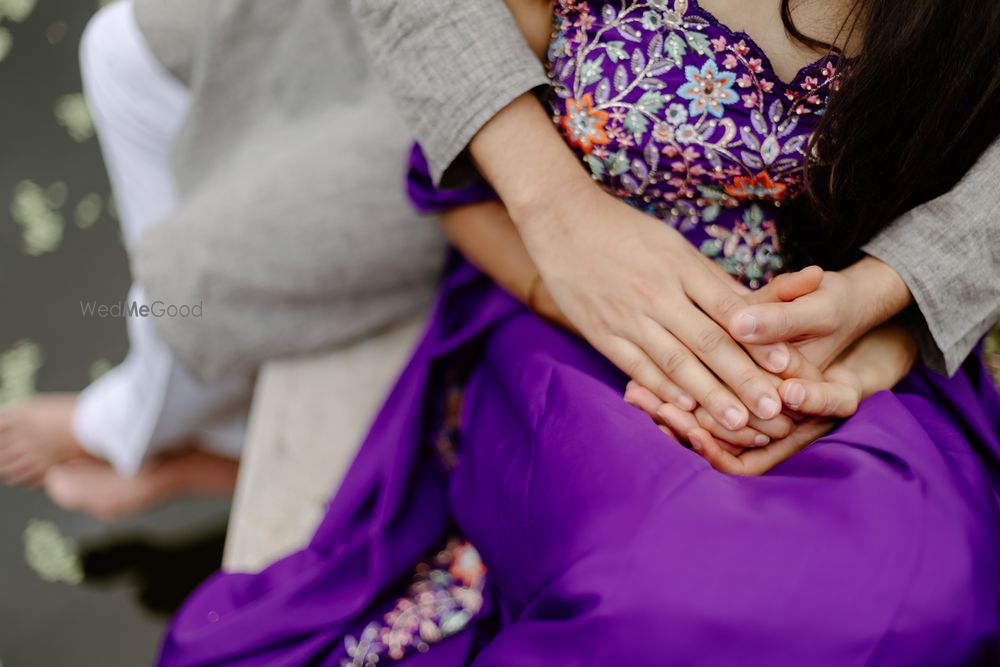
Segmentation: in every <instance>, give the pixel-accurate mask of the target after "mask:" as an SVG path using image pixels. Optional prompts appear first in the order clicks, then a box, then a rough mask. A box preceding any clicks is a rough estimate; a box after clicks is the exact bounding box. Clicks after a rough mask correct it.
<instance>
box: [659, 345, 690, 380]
mask: <svg viewBox="0 0 1000 667" xmlns="http://www.w3.org/2000/svg"><path fill="white" fill-rule="evenodd" d="M688 358H689V357H688V353H687V351H686V350H684V349H683V348H681V347H675V348H672V349H670V350H667V352H665V353H664V354H663V356H662V357H661V362H662V363H661V368H662V369H663V371H664V372H665V373H666V374H667V375H668V376H669V377H676V376H677V375H678V374H679V373H680V372H681V370H683V368H684V366H685V365H686V364H687V363H688Z"/></svg>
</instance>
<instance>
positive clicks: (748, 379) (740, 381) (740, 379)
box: [734, 368, 766, 393]
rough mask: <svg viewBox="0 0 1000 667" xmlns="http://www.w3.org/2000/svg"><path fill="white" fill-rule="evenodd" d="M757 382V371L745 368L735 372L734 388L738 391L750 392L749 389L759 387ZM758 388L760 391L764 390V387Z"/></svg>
mask: <svg viewBox="0 0 1000 667" xmlns="http://www.w3.org/2000/svg"><path fill="white" fill-rule="evenodd" d="M758 384H759V383H758V376H757V373H756V372H755V371H754V370H753V369H751V368H746V369H743V370H741V371H739V373H738V374H737V377H736V384H735V386H734V388H735V389H736V390H737V391H738V392H740V393H744V392H745V393H750V392H751V390H753V389H758V388H759V387H758ZM760 389H761V393H764V392H766V389H763V388H760Z"/></svg>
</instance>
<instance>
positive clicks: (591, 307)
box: [471, 96, 792, 430]
mask: <svg viewBox="0 0 1000 667" xmlns="http://www.w3.org/2000/svg"><path fill="white" fill-rule="evenodd" d="M471 149H472V154H473V157H474V158H475V159H476V161H477V163H478V164H479V166H480V169H481V171H482V172H483V174H484V175H485V176H486V177H487V179H488V180H489V181H490V182H491V183H492V184H493V186H494V188H495V189H496V190H497V192H498V193H499V194H500V196H501V198H502V199H503V201H504V203H505V204H506V206H507V209H508V211H509V212H510V214H511V217H512V219H513V220H514V223H515V224H516V225H517V227H518V231H519V232H520V235H521V238H522V239H523V241H524V243H525V246H526V247H527V249H528V252H529V254H530V255H531V258H532V259H533V260H534V263H535V264H536V265H537V266H538V268H539V271H540V272H541V275H542V277H543V279H544V281H545V285H546V287H547V289H548V291H549V293H550V294H551V296H552V298H553V299H554V301H555V302H556V304H558V306H559V310H560V311H562V313H563V314H564V315H565V317H566V318H567V320H568V321H569V322H570V323H571V324H572V326H573V328H574V329H576V330H577V331H579V332H580V334H581V335H583V337H584V338H586V339H587V340H588V341H589V342H590V343H591V344H592V345H593V346H594V347H595V348H596V349H597V350H598V351H600V352H601V353H602V354H604V355H605V356H606V357H607V358H608V359H609V360H610V361H611V362H612V363H614V364H615V365H616V366H618V367H619V368H620V369H621V370H622V371H624V372H625V373H626V374H628V375H629V377H631V378H633V379H635V380H637V381H639V382H640V383H642V384H643V385H645V386H646V387H648V388H650V390H652V391H653V392H654V393H655V394H656V395H658V396H659V397H660V398H662V399H666V400H669V401H670V402H672V403H675V404H677V405H680V406H682V407H684V408H685V409H689V410H693V409H694V408H695V407H696V406H697V405H700V406H702V407H703V408H704V409H705V410H706V411H707V412H708V413H709V414H711V415H712V417H713V418H714V419H716V420H717V421H718V422H719V423H720V424H722V425H724V426H725V427H726V428H729V429H731V430H739V429H741V428H743V427H745V426H746V425H747V424H748V422H749V420H750V417H751V415H753V416H754V417H757V418H759V419H772V418H774V417H775V416H777V415H778V414H779V413H780V412H781V401H780V398H779V395H778V393H777V390H776V388H777V385H778V384H779V383H780V380H779V379H778V378H777V377H776V376H775V375H774V374H775V373H781V372H783V371H785V370H786V369H787V368H788V366H789V364H790V363H791V359H792V353H791V351H790V349H789V347H788V346H787V345H784V344H777V345H764V346H759V345H752V344H751V345H747V346H745V347H746V349H744V348H743V347H741V346H740V345H739V344H737V343H736V342H735V341H734V340H733V339H732V337H731V336H730V335H729V334H728V333H727V332H726V331H725V329H723V327H722V326H720V325H719V324H718V323H719V322H723V323H724V322H729V321H730V320H731V319H732V318H733V317H734V316H735V315H736V312H737V311H738V310H739V309H741V308H742V307H744V306H745V305H746V304H745V302H744V301H742V300H741V299H740V298H739V296H738V295H737V294H736V293H735V292H734V290H733V289H732V288H731V287H730V286H729V285H728V284H727V283H726V282H725V281H724V280H722V279H721V278H720V277H719V276H718V274H717V273H716V271H714V270H713V269H712V268H711V267H710V266H709V265H708V264H707V263H706V262H705V259H704V257H702V256H701V253H699V252H698V250H697V249H696V248H694V247H692V246H691V244H690V243H688V242H687V240H686V239H684V237H683V236H681V235H680V234H679V233H677V232H676V231H675V230H673V229H671V228H670V227H668V226H666V225H664V224H663V223H662V222H660V221H657V220H654V219H652V218H650V217H649V216H647V215H645V214H643V213H640V212H639V211H637V210H635V209H633V208H632V207H630V206H628V205H627V204H625V203H623V202H622V201H620V200H618V199H615V198H614V197H612V196H610V195H608V194H607V193H605V192H603V191H602V190H601V189H600V188H598V187H597V186H596V185H595V184H594V183H593V181H592V180H591V179H590V178H589V176H587V174H586V173H585V172H584V171H583V169H582V168H581V166H580V164H579V162H578V160H577V159H576V157H575V156H574V155H573V154H572V152H570V151H569V149H568V148H567V147H566V145H565V143H564V142H563V141H562V139H561V138H560V137H559V136H558V134H557V133H556V131H555V129H554V127H553V125H552V123H551V121H550V120H549V118H548V116H547V114H546V113H545V112H544V110H543V109H542V108H541V106H540V105H539V104H538V102H537V101H536V100H535V99H533V98H532V97H530V96H525V97H522V98H519V99H518V100H517V101H515V102H514V103H512V104H511V105H509V106H508V107H507V108H506V109H504V110H503V111H501V112H500V113H499V114H497V116H495V117H494V118H493V119H492V120H491V121H490V122H489V123H488V124H487V125H486V126H485V127H484V128H483V129H482V130H481V131H480V132H479V134H478V135H477V136H476V137H475V138H474V139H473V141H472V143H471Z"/></svg>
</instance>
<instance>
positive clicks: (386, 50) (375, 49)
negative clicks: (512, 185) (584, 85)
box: [351, 0, 548, 183]
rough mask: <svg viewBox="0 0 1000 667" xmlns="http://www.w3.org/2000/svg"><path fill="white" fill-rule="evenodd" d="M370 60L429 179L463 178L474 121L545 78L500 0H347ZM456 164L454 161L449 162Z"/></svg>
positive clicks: (467, 171)
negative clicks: (428, 169)
mask: <svg viewBox="0 0 1000 667" xmlns="http://www.w3.org/2000/svg"><path fill="white" fill-rule="evenodd" d="M351 5H352V9H353V11H354V14H355V16H356V17H357V19H358V21H359V22H360V24H361V26H362V33H363V37H364V40H365V43H366V45H367V47H368V50H369V51H370V53H371V54H372V57H373V58H374V60H375V66H376V68H377V69H378V70H379V72H380V74H382V76H383V77H384V78H385V79H386V80H387V83H388V86H389V92H390V96H391V97H393V98H394V100H395V101H396V105H397V107H398V110H399V111H400V112H401V113H402V115H403V117H404V118H405V119H406V121H407V122H408V123H409V125H410V129H411V130H412V131H413V133H414V135H415V136H416V138H417V140H418V141H419V142H420V144H421V146H422V147H423V149H424V153H425V154H426V156H427V161H428V162H429V164H430V167H431V174H432V176H433V177H434V180H435V182H441V181H442V177H443V176H444V174H445V172H446V171H448V174H447V178H445V179H444V180H446V181H448V182H449V183H456V182H461V181H463V180H467V178H468V177H469V175H470V173H473V172H472V171H471V164H470V163H469V161H468V160H464V159H461V158H462V156H463V153H464V151H465V148H466V146H467V144H468V143H469V141H470V140H471V139H472V137H473V136H474V135H475V134H476V132H478V131H479V129H480V128H481V127H482V126H483V125H485V124H486V122H487V121H488V120H489V119H490V118H492V117H493V116H494V115H496V113H497V112H498V111H500V110H501V109H502V108H503V107H505V106H507V104H509V103H510V102H512V101H513V100H514V99H515V98H517V97H518V96H519V95H521V94H523V93H525V92H527V91H529V90H531V89H533V88H535V87H537V86H542V85H546V84H547V83H548V79H547V78H546V76H545V69H544V68H543V67H542V65H541V63H539V62H538V59H537V58H536V57H535V55H534V54H533V53H532V52H531V49H530V48H529V47H528V45H527V43H526V42H525V40H524V37H523V36H522V35H521V31H520V30H519V29H518V27H517V24H516V23H515V22H514V19H513V17H511V15H510V12H509V11H508V10H507V7H506V5H505V4H504V3H503V0H351ZM453 166H454V168H452V167H453Z"/></svg>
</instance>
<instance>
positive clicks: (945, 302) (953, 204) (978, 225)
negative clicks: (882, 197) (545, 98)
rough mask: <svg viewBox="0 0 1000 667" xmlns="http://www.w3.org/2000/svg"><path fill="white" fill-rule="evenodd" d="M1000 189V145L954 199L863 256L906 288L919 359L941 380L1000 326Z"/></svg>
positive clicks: (892, 231)
mask: <svg viewBox="0 0 1000 667" xmlns="http://www.w3.org/2000/svg"><path fill="white" fill-rule="evenodd" d="M997 183H1000V141H997V142H996V143H995V144H994V145H993V146H992V147H991V148H990V149H989V150H988V151H987V152H986V153H985V154H984V155H983V156H982V157H981V158H980V160H979V162H978V163H977V164H976V166H975V167H974V168H973V169H972V170H971V171H970V172H969V173H968V174H967V175H966V176H965V178H963V179H962V181H961V182H960V183H959V184H958V185H956V186H955V188H954V189H953V190H952V191H951V192H948V193H946V194H944V195H942V196H941V197H939V198H937V199H935V200H933V201H931V202H928V203H926V204H924V205H923V206H920V207H918V208H916V209H914V210H913V211H910V212H909V213H907V214H905V215H903V216H902V217H901V218H899V219H898V220H896V221H895V222H894V223H893V224H892V225H891V226H890V227H888V228H887V229H886V230H885V231H883V232H882V233H881V234H880V235H879V236H877V237H876V238H874V239H872V240H871V241H870V242H869V243H868V244H867V245H866V246H865V247H864V248H863V250H864V251H865V252H867V253H868V254H869V255H872V256H873V257H878V258H879V259H881V260H883V261H884V262H885V263H886V264H888V265H891V266H892V267H893V268H895V270H896V271H897V272H898V273H899V275H901V276H902V278H903V280H905V282H906V284H907V285H908V287H909V290H910V291H911V292H912V294H913V300H914V303H915V305H916V308H914V309H913V311H912V313H911V315H912V317H908V319H909V322H910V326H911V327H912V328H913V330H914V331H915V332H916V333H917V334H918V339H919V342H920V349H921V356H922V358H923V360H924V362H926V363H927V364H928V365H929V366H931V367H932V368H934V369H935V370H938V371H940V372H942V373H945V372H946V373H949V374H950V373H954V372H955V371H956V370H957V369H958V367H959V366H960V365H961V363H962V362H963V361H964V360H965V358H966V357H967V356H968V355H969V353H970V352H971V351H972V349H973V347H974V346H975V345H976V343H977V342H978V341H979V340H980V339H981V338H982V336H983V335H984V334H985V333H986V332H987V331H989V329H990V327H991V326H992V325H993V324H994V323H995V322H996V321H997V319H998V318H1000V234H998V233H997V222H996V220H997V217H996V216H997V211H998V210H1000V188H998V187H997ZM918 309H919V312H918ZM918 315H919V317H918Z"/></svg>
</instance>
